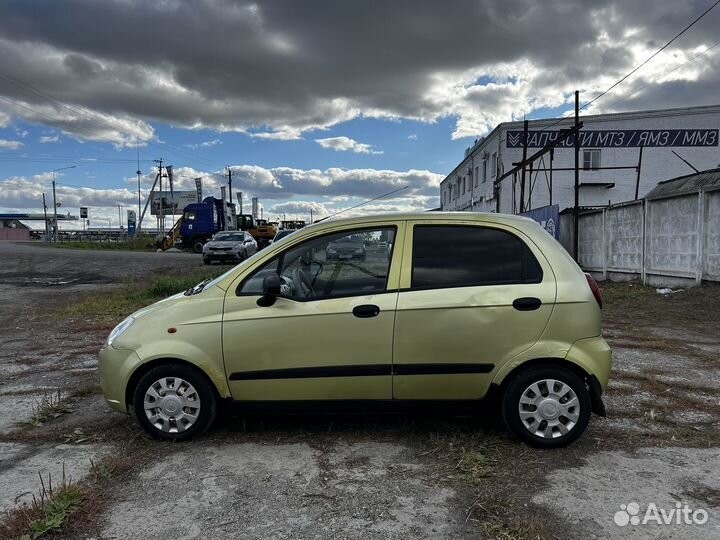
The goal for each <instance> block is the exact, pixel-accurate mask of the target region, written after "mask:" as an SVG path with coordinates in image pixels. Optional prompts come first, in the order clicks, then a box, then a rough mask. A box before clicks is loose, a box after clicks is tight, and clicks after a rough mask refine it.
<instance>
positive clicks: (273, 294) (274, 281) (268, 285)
mask: <svg viewBox="0 0 720 540" xmlns="http://www.w3.org/2000/svg"><path fill="white" fill-rule="evenodd" d="M281 285H282V281H281V280H280V276H279V275H278V274H270V275H269V276H265V279H263V295H262V296H261V297H260V298H258V301H257V304H258V306H261V307H270V306H272V305H273V304H274V303H275V300H277V297H278V296H280V293H281V289H280V286H281Z"/></svg>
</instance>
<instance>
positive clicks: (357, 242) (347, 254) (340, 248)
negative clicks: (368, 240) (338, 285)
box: [327, 234, 365, 261]
mask: <svg viewBox="0 0 720 540" xmlns="http://www.w3.org/2000/svg"><path fill="white" fill-rule="evenodd" d="M338 259H360V260H363V259H365V242H364V239H363V237H362V236H361V235H359V234H352V235H349V236H345V237H343V238H340V239H338V240H335V241H333V242H331V243H330V244H329V245H328V248H327V260H329V261H331V260H338Z"/></svg>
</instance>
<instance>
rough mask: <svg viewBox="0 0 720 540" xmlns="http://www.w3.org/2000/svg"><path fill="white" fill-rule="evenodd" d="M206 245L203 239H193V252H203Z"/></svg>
mask: <svg viewBox="0 0 720 540" xmlns="http://www.w3.org/2000/svg"><path fill="white" fill-rule="evenodd" d="M204 245H205V242H203V241H202V240H193V242H192V246H191V247H192V252H193V253H202V250H203V246H204Z"/></svg>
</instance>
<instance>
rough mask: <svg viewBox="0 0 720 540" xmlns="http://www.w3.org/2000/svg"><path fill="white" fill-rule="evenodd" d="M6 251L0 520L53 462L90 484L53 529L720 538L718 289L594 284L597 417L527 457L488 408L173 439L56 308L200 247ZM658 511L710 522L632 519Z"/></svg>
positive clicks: (56, 471) (186, 258) (260, 424)
mask: <svg viewBox="0 0 720 540" xmlns="http://www.w3.org/2000/svg"><path fill="white" fill-rule="evenodd" d="M0 259H1V260H2V261H3V264H2V266H0V328H3V332H2V333H0V407H2V411H3V414H2V415H0V511H5V512H11V513H12V512H13V511H15V512H16V511H17V508H18V506H19V505H22V504H23V503H26V502H28V501H29V500H30V499H31V498H32V494H33V493H36V492H37V489H38V487H39V485H40V482H39V479H38V474H40V475H43V477H44V478H47V476H48V475H51V476H52V479H53V482H57V481H58V480H59V478H61V476H62V474H63V469H64V470H65V474H66V475H67V476H71V477H72V478H73V480H74V481H76V482H82V483H83V485H84V486H86V489H87V490H88V491H87V492H88V493H89V494H90V495H89V496H88V498H87V499H88V500H87V501H86V503H84V505H83V506H81V508H80V510H79V511H78V512H77V513H76V515H75V516H74V517H72V518H71V519H70V520H68V522H67V523H66V526H65V532H64V533H62V534H61V535H60V537H66V538H90V537H94V538H97V537H99V538H117V539H121V538H128V539H130V538H138V537H142V538H149V539H152V538H169V537H172V538H228V537H232V538H268V537H272V538H483V537H487V538H553V537H560V538H576V537H578V538H579V537H589V538H717V537H719V536H720V482H719V481H718V475H717V471H718V470H720V384H718V383H720V375H719V373H720V371H719V370H718V369H717V367H718V364H717V358H718V353H719V352H720V334H719V333H718V332H717V328H716V321H717V320H718V317H717V315H718V308H717V307H716V306H718V305H720V302H718V301H717V300H718V299H720V294H719V293H718V291H719V290H720V288H717V287H703V288H702V289H698V290H695V291H684V292H682V293H678V294H674V295H670V296H668V297H664V296H661V295H659V294H657V293H655V292H654V290H648V289H645V288H641V287H637V286H634V288H633V286H630V285H608V286H604V287H603V289H604V293H605V295H606V300H607V306H606V309H605V328H606V335H607V337H608V339H609V341H610V343H611V345H612V346H613V350H614V355H615V370H614V376H613V379H612V382H611V384H610V387H609V389H608V392H607V394H606V404H607V407H608V418H605V419H603V418H598V417H593V418H592V420H591V424H590V427H589V428H588V431H587V432H586V433H585V435H584V436H583V437H582V438H581V439H580V440H579V441H578V442H577V443H575V444H573V445H572V446H571V447H569V448H566V449H561V450H553V451H540V450H536V449H531V448H528V447H526V446H524V445H522V444H520V443H519V442H517V441H516V440H514V439H513V438H511V437H510V436H509V435H508V434H507V433H506V432H505V430H504V429H503V428H502V427H500V426H498V425H497V422H496V419H494V418H489V417H481V418H479V419H478V418H467V417H457V418H456V417H447V416H438V415H428V414H425V415H420V414H417V415H403V416H380V415H373V416H362V417H309V416H278V415H274V416H273V415H266V416H248V417H243V416H233V415H224V416H223V417H222V418H221V419H220V420H219V422H218V425H217V426H216V427H215V428H213V429H212V430H211V431H210V432H209V433H208V434H207V435H206V436H205V437H203V438H201V439H199V440H196V441H192V442H189V443H184V444H168V443H160V442H156V441H154V440H151V439H149V438H148V437H146V436H145V435H144V433H143V432H142V431H141V429H140V428H139V426H138V425H137V424H136V423H135V422H134V421H132V420H131V419H127V418H125V417H123V416H122V415H118V414H116V413H113V412H111V411H110V410H109V409H108V408H107V407H106V406H105V404H104V401H103V400H102V397H101V396H100V395H99V394H98V387H97V371H96V369H97V362H96V353H97V350H98V349H99V346H100V344H101V342H102V340H103V339H104V338H105V336H106V334H107V332H108V330H109V326H111V323H109V322H108V321H107V319H106V318H102V317H98V316H97V315H93V316H88V317H83V316H78V315H77V312H75V311H72V310H68V306H73V305H76V304H78V303H81V302H85V301H87V299H88V298H99V297H101V296H103V297H105V296H107V295H109V294H113V291H117V290H118V289H122V288H123V287H126V286H128V283H129V282H132V281H133V280H134V281H135V282H138V281H140V282H142V281H146V280H148V279H150V278H151V276H153V275H160V274H163V275H167V274H184V273H188V272H193V271H197V270H200V269H201V268H202V266H203V265H202V263H201V261H200V258H199V257H197V256H193V255H187V254H158V253H130V252H111V251H108V252H98V251H81V250H77V251H75V250H60V249H54V248H47V247H42V246H36V245H31V244H24V245H23V244H8V243H5V244H0ZM683 295H684V296H683ZM697 312H700V314H701V315H702V316H696V315H693V314H694V313H695V314H697ZM38 412H43V413H44V414H43V415H41V416H42V417H40V415H38ZM23 422H24V423H23ZM91 459H92V461H91ZM631 503H637V504H636V505H633V504H631ZM652 505H655V507H656V508H657V509H658V511H660V510H662V511H663V512H665V514H666V515H667V513H668V512H670V511H671V510H673V509H677V507H678V506H680V507H683V505H687V506H688V507H690V508H691V510H702V511H704V512H706V513H707V521H706V522H705V523H702V524H700V523H690V524H684V523H680V524H677V523H675V522H674V521H673V522H672V524H667V525H659V524H657V523H652V522H649V523H644V524H643V523H642V519H641V518H643V517H644V516H645V513H646V511H647V509H648V507H649V506H650V507H652ZM636 510H637V512H636ZM628 511H629V512H630V513H628ZM673 516H674V515H673ZM11 517H12V514H7V516H6V520H5V522H9V520H10V518H11ZM623 519H625V521H623ZM659 519H660V518H659ZM635 521H637V523H635ZM0 522H2V519H0ZM618 523H620V524H618ZM625 523H627V524H625ZM0 536H2V529H1V528H0Z"/></svg>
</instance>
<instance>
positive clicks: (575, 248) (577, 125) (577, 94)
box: [573, 90, 580, 262]
mask: <svg viewBox="0 0 720 540" xmlns="http://www.w3.org/2000/svg"><path fill="white" fill-rule="evenodd" d="M574 210H575V211H574V212H573V221H574V223H573V230H574V231H575V239H574V245H573V253H574V254H575V262H578V259H579V256H580V91H579V90H575V209H574Z"/></svg>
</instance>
